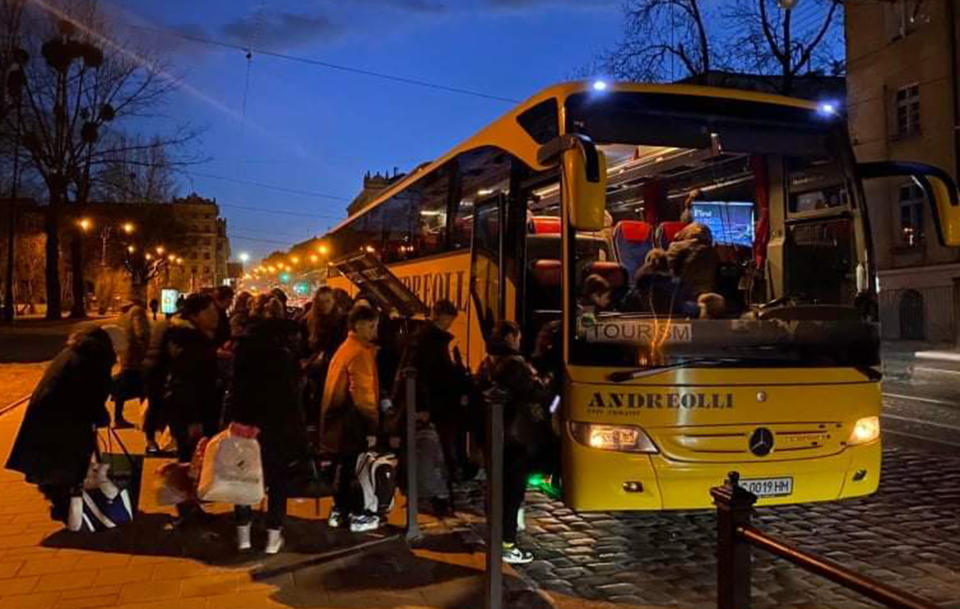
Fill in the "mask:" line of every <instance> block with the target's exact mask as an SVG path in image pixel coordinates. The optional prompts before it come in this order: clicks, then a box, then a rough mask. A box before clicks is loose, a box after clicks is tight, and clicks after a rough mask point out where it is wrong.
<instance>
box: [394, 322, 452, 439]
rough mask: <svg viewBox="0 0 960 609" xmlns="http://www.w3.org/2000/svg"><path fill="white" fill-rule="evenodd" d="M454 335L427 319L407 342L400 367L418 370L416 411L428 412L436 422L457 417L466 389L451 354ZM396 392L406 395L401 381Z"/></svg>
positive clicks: (398, 394)
mask: <svg viewBox="0 0 960 609" xmlns="http://www.w3.org/2000/svg"><path fill="white" fill-rule="evenodd" d="M452 340H453V334H450V333H449V332H446V331H444V330H441V329H440V328H438V327H437V326H436V325H435V324H433V323H430V322H428V323H427V324H426V325H424V326H423V327H422V328H420V330H419V331H417V333H416V334H414V335H413V336H412V337H411V338H410V341H409V342H408V343H407V347H406V350H405V351H404V355H403V360H402V364H401V365H400V366H399V370H400V371H402V370H403V369H404V368H407V367H413V368H414V369H416V371H417V410H418V411H420V412H429V413H430V419H431V420H433V421H444V420H450V419H452V418H455V417H456V416H457V413H458V408H459V403H460V401H459V398H460V393H461V392H462V390H463V386H462V378H463V373H462V371H461V370H459V369H458V368H457V366H456V365H455V364H454V363H453V359H452V358H451V357H450V341H452ZM394 389H395V395H396V396H397V398H400V397H402V396H404V395H405V393H404V392H405V391H406V389H405V387H404V386H403V385H402V384H400V385H398V386H397V387H395V388H394Z"/></svg>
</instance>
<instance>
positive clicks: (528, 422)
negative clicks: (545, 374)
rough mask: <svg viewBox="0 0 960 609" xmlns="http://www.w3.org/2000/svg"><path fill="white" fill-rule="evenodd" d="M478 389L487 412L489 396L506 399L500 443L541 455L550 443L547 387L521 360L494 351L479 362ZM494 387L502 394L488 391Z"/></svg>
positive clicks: (502, 350)
mask: <svg viewBox="0 0 960 609" xmlns="http://www.w3.org/2000/svg"><path fill="white" fill-rule="evenodd" d="M479 384H480V388H481V389H483V390H485V395H486V396H487V402H488V403H487V404H486V406H487V408H490V407H491V406H493V404H490V403H489V401H490V399H491V397H492V396H502V397H505V398H507V399H506V402H504V403H502V404H499V406H501V407H502V408H503V429H504V442H505V443H506V444H510V445H515V446H522V447H523V448H524V449H525V450H526V451H527V453H528V454H529V455H531V456H532V455H533V454H535V453H537V452H541V451H543V450H544V449H546V448H547V445H549V444H550V443H551V442H552V436H553V432H552V427H551V420H550V412H549V401H550V399H551V398H552V397H553V396H552V394H551V391H550V388H549V384H548V383H547V382H546V380H544V379H543V378H541V377H540V376H539V375H538V374H537V373H536V370H534V368H533V366H531V365H530V364H529V363H528V362H527V361H526V360H524V359H523V356H522V355H520V353H518V352H517V351H514V350H512V349H509V348H499V349H498V348H494V349H491V353H490V354H489V355H488V356H487V357H486V358H485V359H484V360H483V363H482V364H481V365H480V372H479ZM491 387H498V388H500V389H502V391H489V389H490V388H491Z"/></svg>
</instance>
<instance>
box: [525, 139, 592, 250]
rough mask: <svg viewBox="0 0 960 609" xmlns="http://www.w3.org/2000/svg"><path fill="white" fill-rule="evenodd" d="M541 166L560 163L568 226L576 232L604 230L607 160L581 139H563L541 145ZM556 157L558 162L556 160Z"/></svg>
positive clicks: (590, 144) (589, 141) (588, 141)
mask: <svg viewBox="0 0 960 609" xmlns="http://www.w3.org/2000/svg"><path fill="white" fill-rule="evenodd" d="M537 156H538V160H539V161H540V163H542V164H544V165H548V164H553V163H555V162H557V161H558V160H559V162H560V163H561V165H562V170H563V178H562V182H563V201H564V204H565V205H568V207H567V211H568V212H569V214H570V224H571V225H572V226H573V228H575V229H576V230H578V231H587V232H596V231H600V230H603V227H604V221H603V220H604V212H605V211H606V208H607V159H606V157H605V156H604V154H603V151H602V150H597V147H596V145H595V144H594V143H593V142H592V141H591V140H590V138H588V137H586V136H584V135H579V134H575V135H564V136H561V137H559V138H557V139H555V140H553V141H552V142H548V143H547V144H544V145H543V146H542V147H541V148H540V151H539V153H538V155H537ZM558 157H559V159H558Z"/></svg>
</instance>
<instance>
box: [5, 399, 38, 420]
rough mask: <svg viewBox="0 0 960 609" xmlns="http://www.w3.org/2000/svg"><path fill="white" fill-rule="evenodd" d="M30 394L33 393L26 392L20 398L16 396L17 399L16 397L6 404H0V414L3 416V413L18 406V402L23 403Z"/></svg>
mask: <svg viewBox="0 0 960 609" xmlns="http://www.w3.org/2000/svg"><path fill="white" fill-rule="evenodd" d="M31 395H33V394H27V395H25V396H23V397H22V398H18V399H16V400H14V401H12V402H10V403H9V404H7V405H6V406H0V416H3V415H5V414H7V413H8V412H10V411H11V410H13V409H14V408H16V407H17V406H19V405H20V404H23V403H25V402H27V401H28V400H29V399H30V396H31Z"/></svg>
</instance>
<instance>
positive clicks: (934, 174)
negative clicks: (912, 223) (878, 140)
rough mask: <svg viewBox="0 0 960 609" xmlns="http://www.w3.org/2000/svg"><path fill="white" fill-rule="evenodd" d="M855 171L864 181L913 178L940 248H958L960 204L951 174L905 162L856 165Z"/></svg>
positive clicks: (878, 162) (959, 240)
mask: <svg viewBox="0 0 960 609" xmlns="http://www.w3.org/2000/svg"><path fill="white" fill-rule="evenodd" d="M857 171H858V173H859V174H860V177H861V178H864V179H868V178H891V177H905V178H906V177H909V178H912V179H913V181H914V182H916V184H917V185H918V186H920V188H921V189H922V190H923V193H924V195H925V196H926V198H927V201H928V202H929V203H930V211H931V213H932V215H933V223H934V225H935V226H936V227H937V237H938V239H939V240H940V244H941V245H944V246H947V247H960V200H958V196H957V184H956V182H954V181H953V178H951V177H950V174H948V173H947V172H945V171H944V170H942V169H940V168H939V167H934V166H933V165H927V164H926V163H913V162H905V161H877V162H873V163H859V164H858V165H857Z"/></svg>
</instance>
